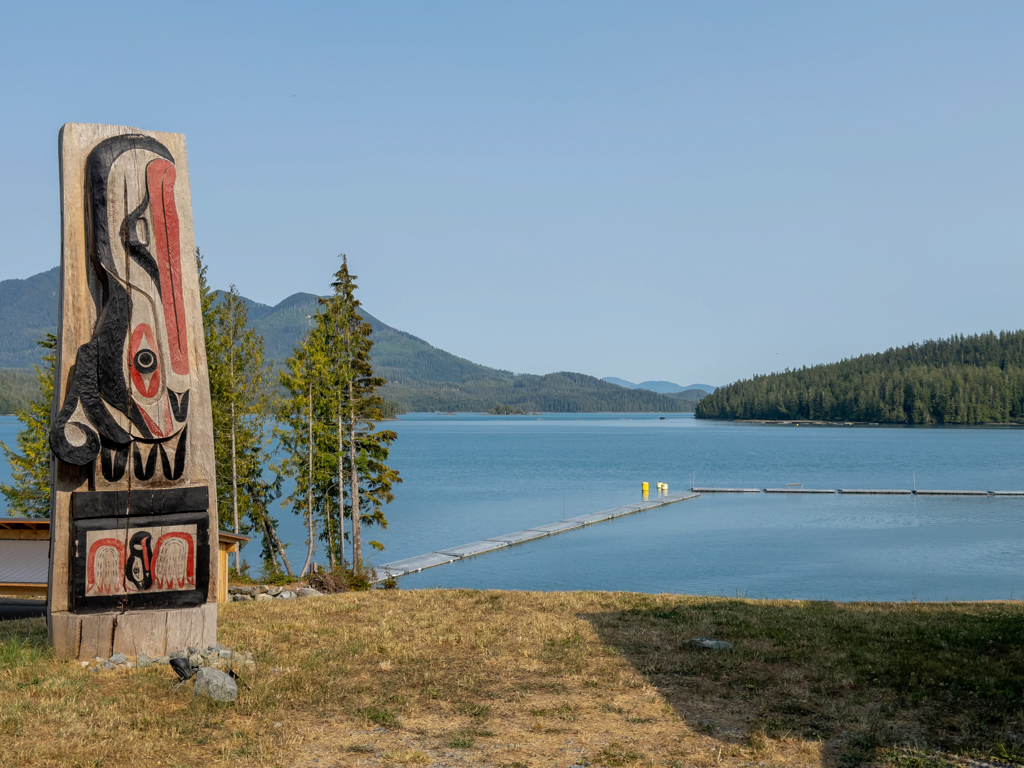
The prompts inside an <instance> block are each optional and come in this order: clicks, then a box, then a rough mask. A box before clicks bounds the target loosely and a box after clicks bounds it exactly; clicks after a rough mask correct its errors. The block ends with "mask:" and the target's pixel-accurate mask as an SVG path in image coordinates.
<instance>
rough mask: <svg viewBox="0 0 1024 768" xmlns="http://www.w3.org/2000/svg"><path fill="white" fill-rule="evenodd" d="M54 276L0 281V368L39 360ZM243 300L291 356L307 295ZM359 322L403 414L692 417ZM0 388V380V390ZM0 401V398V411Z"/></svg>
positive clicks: (305, 315) (259, 327)
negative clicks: (369, 331)
mask: <svg viewBox="0 0 1024 768" xmlns="http://www.w3.org/2000/svg"><path fill="white" fill-rule="evenodd" d="M59 275H60V270H59V268H54V269H52V270H50V271H48V272H44V273H42V274H40V275H36V276H35V277H31V278H28V279H27V280H5V281H3V282H0V368H3V367H7V368H29V367H30V366H31V365H33V364H34V363H36V362H38V361H39V359H40V354H39V348H38V347H37V346H36V344H35V340H36V339H37V338H38V337H39V336H41V335H42V334H43V333H45V332H46V331H48V330H50V331H53V330H56V325H57V290H58V287H57V283H58V280H59ZM243 298H244V297H243ZM244 300H245V302H246V304H247V306H248V308H249V322H250V325H251V326H252V327H253V328H254V329H255V330H256V331H258V332H259V333H260V334H261V335H262V336H263V342H264V349H265V352H266V356H267V360H268V361H272V362H275V363H278V364H280V363H282V362H283V361H284V360H285V359H286V358H287V357H288V356H289V355H291V353H292V350H293V349H294V347H295V345H296V344H297V343H298V342H299V340H300V339H301V338H302V336H303V334H304V333H306V331H308V330H309V327H310V318H311V317H312V316H313V315H315V314H316V312H317V310H318V309H319V304H318V302H317V297H316V296H315V295H314V294H311V293H296V294H293V295H292V296H289V297H288V298H287V299H285V300H284V301H282V302H280V303H279V304H276V305H275V306H270V305H268V304H261V303H259V302H255V301H252V300H250V299H244ZM363 316H364V317H365V318H366V321H367V322H369V323H370V325H371V326H372V327H373V341H374V346H373V366H374V371H375V372H376V373H377V374H378V375H380V376H383V377H384V378H385V379H386V380H387V382H388V383H387V385H386V386H385V387H384V389H383V392H382V394H383V395H384V397H386V398H387V399H388V400H391V401H392V402H394V403H395V404H396V405H398V406H399V408H401V409H405V410H409V411H434V410H440V411H487V410H490V409H492V408H500V407H501V406H515V407H517V408H519V409H521V410H524V411H547V412H552V411H554V412H567V413H580V412H594V411H603V412H609V411H634V412H635V411H640V412H675V413H678V412H692V411H693V410H694V405H695V403H696V400H697V399H698V398H697V397H693V396H688V393H685V392H684V393H681V394H682V396H679V395H671V396H669V395H665V394H659V393H656V392H653V391H648V390H646V389H630V388H626V389H623V388H622V387H618V386H615V385H614V384H610V383H608V382H605V381H601V380H600V379H596V378H594V377H593V376H585V375H583V374H580V373H569V372H560V373H551V374H547V375H545V376H537V375H532V374H518V375H517V374H513V373H511V372H510V371H503V370H499V369H496V368H488V367H487V366H484V365H479V364H477V363H474V362H472V361H470V360H466V359H465V358H462V357H458V356H456V355H453V354H451V353H450V352H446V351H445V350H443V349H438V348H437V347H434V346H432V345H430V344H428V343H427V342H426V341H424V340H423V339H420V338H417V337H416V336H413V335H412V334H410V333H406V332H404V331H400V330H398V329H397V328H392V327H391V326H389V325H387V324H386V323H384V322H382V321H380V320H378V319H377V318H376V317H374V316H373V315H371V314H369V313H368V312H366V311H365V310H364V311H363ZM18 380H19V381H23V378H19V379H18ZM3 381H4V380H3V379H2V378H0V388H2V386H3ZM12 381H13V380H12ZM2 394H3V393H0V395H2ZM694 394H698V393H694ZM699 394H700V395H703V393H699ZM22 399H23V398H22ZM5 402H6V401H4V400H3V398H2V397H0V404H4V403H5ZM16 404H17V403H16Z"/></svg>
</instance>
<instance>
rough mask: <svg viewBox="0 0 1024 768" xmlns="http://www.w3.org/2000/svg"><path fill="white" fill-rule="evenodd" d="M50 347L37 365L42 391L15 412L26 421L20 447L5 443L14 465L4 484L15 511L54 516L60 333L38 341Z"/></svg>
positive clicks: (11, 507) (23, 421) (1, 488)
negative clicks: (53, 409) (53, 410)
mask: <svg viewBox="0 0 1024 768" xmlns="http://www.w3.org/2000/svg"><path fill="white" fill-rule="evenodd" d="M36 343H37V344H39V346H40V347H42V348H43V349H45V350H46V354H45V355H43V364H42V366H39V365H37V366H36V378H37V379H38V381H39V395H38V397H37V398H36V399H35V400H34V401H33V402H32V403H30V404H29V406H28V407H27V408H22V409H19V410H18V411H17V412H16V413H15V415H16V416H17V417H18V420H19V421H20V422H21V423H22V424H23V425H24V426H23V427H22V430H21V432H19V433H18V449H19V451H20V453H18V452H16V451H13V450H11V449H10V448H8V447H7V445H6V444H5V443H0V447H3V450H4V454H5V455H6V456H7V461H8V462H9V463H10V465H11V475H12V481H13V482H12V483H11V484H10V485H6V484H4V485H0V493H3V495H4V497H6V499H7V504H8V505H9V507H10V509H11V511H12V512H14V513H15V514H17V515H21V516H23V517H49V516H50V406H51V401H52V400H53V375H54V364H55V363H56V359H57V352H56V350H57V337H56V336H54V335H53V334H52V333H47V334H46V336H44V337H43V338H42V339H40V340H39V341H38V342H36Z"/></svg>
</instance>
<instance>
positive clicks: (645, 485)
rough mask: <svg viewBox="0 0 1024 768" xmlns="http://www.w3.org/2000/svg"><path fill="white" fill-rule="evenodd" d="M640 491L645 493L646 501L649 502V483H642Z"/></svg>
mask: <svg viewBox="0 0 1024 768" xmlns="http://www.w3.org/2000/svg"><path fill="white" fill-rule="evenodd" d="M640 490H642V491H643V492H644V501H647V492H648V486H647V483H641V484H640Z"/></svg>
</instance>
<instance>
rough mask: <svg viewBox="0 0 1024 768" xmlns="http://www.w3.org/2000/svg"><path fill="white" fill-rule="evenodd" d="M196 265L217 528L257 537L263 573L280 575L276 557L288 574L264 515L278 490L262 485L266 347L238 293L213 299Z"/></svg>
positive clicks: (237, 566) (237, 564)
mask: <svg viewBox="0 0 1024 768" xmlns="http://www.w3.org/2000/svg"><path fill="white" fill-rule="evenodd" d="M196 258H197V260H198V261H199V291H200V303H201V306H202V310H203V328H204V332H205V337H206V355H207V365H208V368H209V377H210V399H211V401H212V406H213V408H212V410H213V435H214V457H215V460H216V468H217V503H218V509H219V510H220V518H221V525H222V526H223V527H226V528H229V529H230V530H233V531H234V532H235V533H248V532H250V531H252V530H258V531H260V533H261V534H262V536H263V556H264V566H265V569H267V570H271V571H275V572H276V571H278V570H279V568H278V566H277V560H276V557H275V555H276V556H277V557H280V558H281V562H282V564H283V565H284V568H285V570H287V571H288V573H289V574H291V565H290V564H289V563H288V558H287V555H286V554H285V552H284V547H283V546H282V545H281V542H280V539H278V537H277V532H276V531H275V530H274V527H275V522H274V520H273V519H272V518H271V517H270V514H269V511H268V507H269V505H270V503H271V502H273V500H274V499H276V498H277V497H278V496H280V495H281V493H280V483H279V482H274V483H271V482H267V481H266V480H265V479H264V478H263V469H264V466H265V465H266V463H267V458H268V457H267V439H266V438H267V429H266V422H267V414H268V410H269V382H268V376H269V369H268V367H267V366H266V365H265V364H264V355H263V339H262V337H260V335H259V334H258V333H256V331H254V330H253V329H251V328H249V327H248V319H249V318H248V307H247V305H246V304H245V302H244V301H243V300H242V298H241V296H240V295H239V293H238V290H237V289H236V288H235V286H234V285H232V286H231V288H230V290H229V291H228V292H227V293H217V292H215V291H211V290H210V288H209V285H208V283H207V281H206V267H205V265H204V264H203V262H202V256H201V254H200V253H199V251H198V249H197V250H196ZM241 567H242V563H241V554H240V553H236V554H235V570H236V572H237V571H240V570H241Z"/></svg>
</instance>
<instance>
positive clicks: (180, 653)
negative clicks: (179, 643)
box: [167, 651, 188, 661]
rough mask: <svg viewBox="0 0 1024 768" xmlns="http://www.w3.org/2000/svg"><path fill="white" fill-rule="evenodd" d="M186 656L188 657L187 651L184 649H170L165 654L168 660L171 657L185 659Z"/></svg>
mask: <svg viewBox="0 0 1024 768" xmlns="http://www.w3.org/2000/svg"><path fill="white" fill-rule="evenodd" d="M187 658H188V653H186V652H185V651H171V652H170V653H168V654H167V661H170V660H171V659H187Z"/></svg>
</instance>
